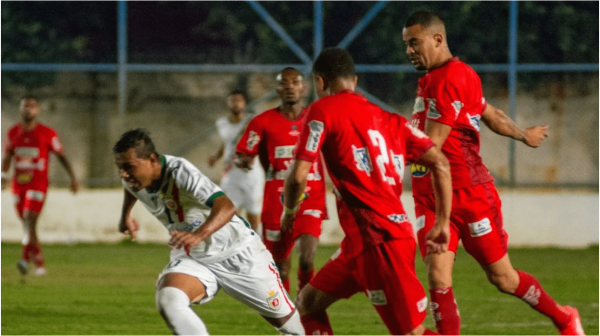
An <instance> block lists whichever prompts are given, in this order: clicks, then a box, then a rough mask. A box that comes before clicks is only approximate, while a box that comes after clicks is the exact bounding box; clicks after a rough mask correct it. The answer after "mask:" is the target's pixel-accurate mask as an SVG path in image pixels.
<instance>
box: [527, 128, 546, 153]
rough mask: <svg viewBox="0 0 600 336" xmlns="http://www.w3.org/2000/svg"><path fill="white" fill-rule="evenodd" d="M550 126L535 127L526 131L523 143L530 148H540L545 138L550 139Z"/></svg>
mask: <svg viewBox="0 0 600 336" xmlns="http://www.w3.org/2000/svg"><path fill="white" fill-rule="evenodd" d="M549 127H550V126H548V125H545V126H533V127H529V128H527V129H525V138H524V139H523V142H524V143H525V144H526V145H527V146H529V147H533V148H536V147H539V146H540V145H541V144H542V141H544V139H545V138H547V137H548V133H547V131H548V128H549Z"/></svg>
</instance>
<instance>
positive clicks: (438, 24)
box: [402, 11, 584, 335]
mask: <svg viewBox="0 0 600 336" xmlns="http://www.w3.org/2000/svg"><path fill="white" fill-rule="evenodd" d="M402 35H403V39H404V42H405V43H406V45H407V49H406V54H407V55H408V57H409V59H410V61H411V63H412V64H413V65H414V67H415V68H416V69H417V70H425V71H427V74H426V75H425V76H423V77H422V78H420V79H419V86H418V90H417V98H416V102H415V106H414V110H413V117H412V123H413V125H414V126H416V127H418V128H419V129H420V130H422V131H425V133H426V134H427V135H428V136H429V137H430V138H431V140H432V141H433V142H434V143H435V144H436V145H437V146H438V147H440V148H442V151H443V152H444V154H445V155H446V157H447V158H448V160H449V161H450V165H451V171H452V186H453V202H452V216H451V219H450V221H451V225H450V228H451V230H450V245H449V249H448V251H446V252H444V253H440V254H427V255H426V253H425V252H426V251H425V241H426V237H427V235H428V232H429V231H430V230H431V228H432V227H433V225H434V223H435V222H436V213H435V210H436V205H437V202H436V200H435V199H434V197H433V192H434V190H433V189H432V184H431V177H432V174H430V173H429V170H428V169H427V168H426V167H421V166H413V169H412V185H413V195H414V200H415V212H416V215H417V226H418V227H419V228H421V229H420V230H419V231H418V233H417V236H418V239H419V244H420V246H421V255H422V256H423V258H424V260H425V264H426V265H427V268H428V272H427V274H428V278H429V288H430V289H429V293H430V295H431V302H432V309H433V314H434V320H435V323H436V327H437V329H438V331H439V332H440V333H442V334H452V335H454V334H458V333H459V332H460V316H459V313H458V306H457V304H456V301H455V299H454V294H453V293H452V268H453V265H454V258H455V255H456V248H457V245H458V241H459V240H460V239H462V242H463V246H464V247H465V250H466V251H467V252H468V253H469V254H470V255H472V256H473V257H474V258H475V259H476V260H477V262H478V263H479V264H480V265H481V267H482V268H483V270H484V271H485V273H486V275H487V278H488V280H489V281H490V282H491V283H492V284H493V285H494V286H496V287H497V288H498V290H500V291H501V292H503V293H507V294H511V295H514V296H516V297H518V298H520V299H521V300H523V301H525V302H526V303H527V304H529V305H530V306H531V307H532V308H533V309H535V310H537V311H539V312H540V313H542V314H544V315H546V316H548V317H549V318H550V319H551V320H552V321H553V322H554V324H555V325H556V327H557V328H558V329H559V330H560V333H561V334H563V335H583V334H584V333H583V329H582V327H581V321H580V318H579V313H578V312H577V309H575V308H572V307H569V306H560V305H558V304H557V303H556V302H555V301H554V300H553V299H552V298H551V297H550V295H548V294H547V293H546V292H545V291H544V290H543V289H542V286H541V285H540V284H539V282H538V281H537V280H536V279H535V278H534V277H533V276H531V275H530V274H527V273H525V272H523V271H520V270H516V269H514V268H513V266H512V264H511V262H510V260H509V257H508V235H507V234H506V232H505V231H504V228H503V222H502V210H501V201H500V197H499V196H498V193H497V191H496V188H495V187H494V183H493V180H494V179H493V177H492V176H491V175H490V173H489V172H488V170H487V168H486V167H485V166H484V165H483V162H482V160H481V157H480V156H479V147H480V135H479V129H480V124H481V122H482V121H483V123H485V124H486V125H487V126H488V127H489V128H490V129H491V130H492V131H494V132H496V133H498V134H500V135H503V136H507V137H511V138H513V139H515V140H519V141H522V142H524V143H525V144H526V145H528V146H530V147H538V146H539V145H540V144H541V143H542V140H543V139H544V138H546V137H547V135H546V131H547V129H548V127H547V126H534V127H529V128H527V129H525V130H523V129H521V128H519V127H518V126H517V125H515V124H514V123H513V122H512V121H511V120H510V119H509V118H508V117H507V116H506V115H505V114H504V112H502V111H501V110H499V109H497V108H495V107H493V106H492V105H490V104H488V103H487V102H486V100H485V99H484V97H483V93H482V89H481V80H480V79H479V76H477V74H476V73H475V72H474V71H473V69H471V68H470V67H469V66H467V65H466V64H465V63H463V62H461V61H459V60H458V58H457V57H453V56H452V54H451V53H450V49H449V48H448V44H447V40H446V31H445V26H444V21H443V20H442V19H441V18H440V17H439V16H438V15H436V14H434V13H431V12H427V11H420V12H417V13H414V14H413V15H411V16H410V18H409V19H408V20H407V22H406V24H405V25H404V30H403V33H402Z"/></svg>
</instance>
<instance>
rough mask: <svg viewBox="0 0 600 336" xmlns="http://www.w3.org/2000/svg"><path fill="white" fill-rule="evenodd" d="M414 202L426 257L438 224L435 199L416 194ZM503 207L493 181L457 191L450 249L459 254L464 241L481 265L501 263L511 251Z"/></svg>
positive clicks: (454, 198)
mask: <svg viewBox="0 0 600 336" xmlns="http://www.w3.org/2000/svg"><path fill="white" fill-rule="evenodd" d="M414 199H415V214H416V216H417V230H418V231H417V237H418V239H419V248H420V250H421V256H422V257H425V254H426V252H427V250H426V245H425V235H426V234H427V232H429V230H430V229H431V227H433V224H434V223H435V198H434V196H433V195H432V194H429V195H415V196H414ZM501 207H502V202H501V201H500V196H498V192H497V191H496V188H495V187H494V184H493V183H492V182H488V183H484V184H478V185H474V186H471V187H468V188H462V189H456V190H453V191H452V213H451V216H450V244H449V245H448V249H449V250H451V251H453V252H454V253H456V248H457V247H458V241H459V240H461V239H462V242H463V246H464V247H465V250H466V251H467V252H468V253H469V254H470V255H472V256H473V257H474V258H475V259H476V260H477V262H478V263H479V264H480V265H489V264H492V263H494V262H496V261H498V260H500V258H502V257H503V256H504V255H505V254H506V253H507V252H508V234H507V233H506V231H504V225H503V221H502V210H501Z"/></svg>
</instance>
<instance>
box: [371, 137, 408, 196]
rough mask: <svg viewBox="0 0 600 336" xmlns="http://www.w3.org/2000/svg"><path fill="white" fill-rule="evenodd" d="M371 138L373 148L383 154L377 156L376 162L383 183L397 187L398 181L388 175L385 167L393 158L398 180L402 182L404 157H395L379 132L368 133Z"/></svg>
mask: <svg viewBox="0 0 600 336" xmlns="http://www.w3.org/2000/svg"><path fill="white" fill-rule="evenodd" d="M368 134H369V138H370V139H371V142H372V143H373V146H375V147H378V148H379V151H380V153H381V154H379V155H377V157H376V158H375V162H376V163H377V166H379V171H380V172H381V178H382V179H383V181H385V182H387V183H389V184H391V185H396V180H395V179H394V178H393V177H390V176H387V175H386V168H385V166H386V165H387V164H389V163H390V157H391V158H392V164H393V165H394V167H395V168H396V173H398V180H399V181H400V182H402V175H403V174H404V157H403V155H395V154H394V152H392V151H391V150H390V151H389V155H388V149H387V144H386V142H385V139H384V138H383V135H381V133H380V132H379V131H377V130H369V131H368Z"/></svg>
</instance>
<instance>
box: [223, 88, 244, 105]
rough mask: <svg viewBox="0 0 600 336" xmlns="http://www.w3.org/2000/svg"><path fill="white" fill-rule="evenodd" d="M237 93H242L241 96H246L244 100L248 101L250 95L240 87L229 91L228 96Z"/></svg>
mask: <svg viewBox="0 0 600 336" xmlns="http://www.w3.org/2000/svg"><path fill="white" fill-rule="evenodd" d="M235 95H240V96H242V97H244V101H245V102H246V103H247V102H248V96H246V92H244V91H243V90H240V89H235V90H233V91H231V92H229V94H228V95H227V97H231V96H235Z"/></svg>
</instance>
